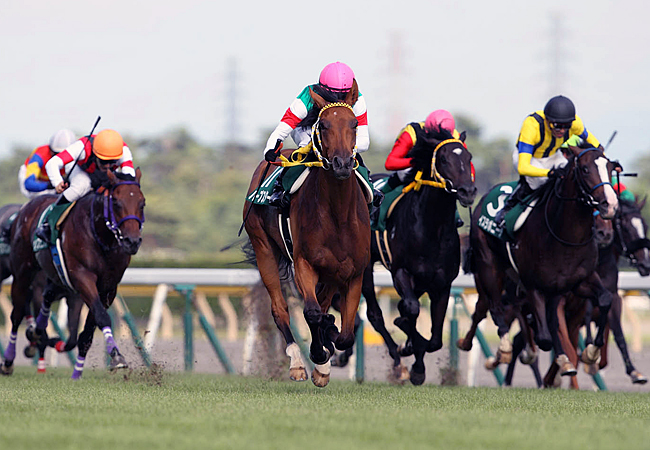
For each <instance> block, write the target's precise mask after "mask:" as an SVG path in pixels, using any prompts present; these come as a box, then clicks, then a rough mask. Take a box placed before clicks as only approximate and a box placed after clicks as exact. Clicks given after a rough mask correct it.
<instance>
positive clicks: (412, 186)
mask: <svg viewBox="0 0 650 450" xmlns="http://www.w3.org/2000/svg"><path fill="white" fill-rule="evenodd" d="M422 186H431V187H435V188H440V189H445V188H446V187H447V184H446V183H445V180H442V181H434V180H423V179H422V171H421V170H419V171H418V173H416V174H415V180H413V181H411V182H410V183H409V184H407V185H406V186H404V188H403V189H402V192H403V193H406V192H409V191H412V190H415V191H419V190H420V188H421V187H422Z"/></svg>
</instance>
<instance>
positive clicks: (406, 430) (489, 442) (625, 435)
mask: <svg viewBox="0 0 650 450" xmlns="http://www.w3.org/2000/svg"><path fill="white" fill-rule="evenodd" d="M48 371H49V372H48V374H46V375H43V376H37V375H36V374H35V373H34V369H33V368H31V367H24V368H23V367H21V368H17V370H16V373H15V374H14V375H13V376H12V377H2V378H0V437H1V439H0V442H2V445H3V448H5V446H6V448H11V449H12V450H17V449H35V448H39V447H42V448H47V449H48V450H55V449H63V448H65V449H68V448H80V449H81V448H83V449H93V450H99V449H104V448H106V449H115V448H127V449H140V448H147V449H152V448H169V449H184V448H188V449H201V448H232V449H249V448H270V449H283V450H285V449H308V448H334V449H337V450H338V449H341V450H343V449H345V450H347V449H354V450H357V449H373V450H376V449H383V448H390V449H402V448H403V449H407V448H408V449H417V448H427V449H430V448H440V449H453V448H471V449H481V448H495V449H497V448H498V449H504V448H517V449H529V448H552V449H563V448H566V449H573V450H575V449H581V448H590V449H598V448H630V449H632V448H634V449H636V448H648V447H649V446H650V427H649V426H648V424H649V423H650V396H648V395H646V394H629V393H609V392H588V391H580V392H569V391H557V390H556V391H538V390H532V389H507V390H506V389H489V388H461V387H457V388H443V387H439V386H421V387H414V386H401V387H400V386H390V385H387V384H376V383H367V384H364V385H357V384H355V383H352V382H336V381H335V382H332V383H331V384H330V385H329V386H328V387H326V388H324V389H318V388H316V387H314V386H313V385H312V384H311V382H306V383H293V382H288V381H287V382H273V381H264V380H259V379H250V378H243V377H217V376H214V375H183V374H167V373H165V374H161V373H149V372H147V373H143V372H133V373H131V374H130V375H129V376H128V377H125V376H124V372H122V373H118V374H109V373H106V372H104V371H97V372H93V371H87V373H85V374H84V379H83V380H82V381H80V382H72V381H71V380H70V379H69V376H70V373H71V371H70V370H69V369H68V370H65V369H59V370H54V369H48Z"/></svg>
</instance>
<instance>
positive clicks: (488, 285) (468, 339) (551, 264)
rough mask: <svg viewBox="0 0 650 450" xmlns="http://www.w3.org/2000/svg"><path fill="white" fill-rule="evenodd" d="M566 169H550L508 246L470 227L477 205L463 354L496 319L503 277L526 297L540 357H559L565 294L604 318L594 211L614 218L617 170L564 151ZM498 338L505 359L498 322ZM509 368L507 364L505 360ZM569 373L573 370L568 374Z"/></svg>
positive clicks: (601, 326)
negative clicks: (473, 295) (587, 302)
mask: <svg viewBox="0 0 650 450" xmlns="http://www.w3.org/2000/svg"><path fill="white" fill-rule="evenodd" d="M563 151H564V152H565V156H566V157H567V159H568V163H567V165H566V166H565V167H563V168H561V169H556V170H557V173H558V176H557V177H554V178H552V179H550V180H549V181H548V182H547V183H546V184H545V185H544V186H542V187H541V188H540V189H541V190H540V191H539V195H540V197H539V198H538V202H537V204H536V205H535V207H534V208H533V209H532V211H531V212H530V215H529V217H528V219H527V220H526V222H525V223H524V224H523V226H522V227H521V229H520V230H519V231H518V233H517V235H516V237H515V241H514V243H509V244H506V243H505V242H503V241H502V240H501V239H498V238H496V237H494V236H491V235H489V234H487V233H485V232H484V231H483V230H482V229H480V228H479V227H478V226H477V225H476V223H477V220H478V218H479V216H480V214H481V204H482V203H483V202H484V201H485V197H484V198H483V199H482V200H481V204H479V206H478V207H477V209H476V212H475V213H474V217H473V218H472V223H471V225H472V226H471V231H470V249H469V251H468V255H467V256H468V267H469V268H470V269H471V271H472V272H473V273H474V278H475V281H476V287H477V290H478V293H479V299H478V301H477V307H476V310H475V312H474V314H473V315H472V327H471V329H470V330H469V331H468V333H467V335H466V336H465V338H464V339H460V340H459V342H458V346H459V347H460V348H461V349H462V350H469V349H470V348H471V346H472V338H473V337H474V333H475V331H476V326H477V325H478V323H479V322H480V321H481V320H482V319H483V318H485V315H486V312H487V310H488V309H490V310H491V311H494V312H493V314H492V315H493V317H500V316H501V313H500V310H501V309H502V305H501V297H502V293H503V289H504V283H505V277H506V276H510V277H512V278H513V279H514V280H515V281H516V282H517V283H521V286H522V287H523V289H524V290H525V296H526V300H525V301H526V302H527V303H528V304H529V305H530V308H531V310H532V311H533V313H534V314H533V315H534V325H535V328H536V329H535V342H536V343H537V344H538V345H539V347H540V348H541V349H542V350H544V351H549V350H551V349H554V350H555V352H556V355H557V356H558V357H560V356H561V355H564V358H566V355H565V354H564V351H563V349H562V345H561V344H560V341H559V336H558V333H557V329H558V317H557V306H558V303H559V301H560V299H561V297H562V296H563V295H565V294H566V293H568V292H574V293H575V294H576V295H579V296H582V297H588V298H590V299H592V301H593V302H594V303H595V304H597V305H598V306H600V308H601V310H602V311H605V312H607V311H608V310H609V307H610V305H611V302H612V295H611V293H610V292H609V291H608V290H607V289H606V288H605V287H604V286H603V283H602V281H601V279H600V276H599V275H598V272H597V271H596V266H597V262H598V247H597V244H596V242H595V240H594V233H593V223H594V214H593V211H594V208H595V209H597V210H598V211H599V213H600V214H601V216H602V217H603V218H605V219H612V218H613V217H614V214H615V213H616V210H617V208H618V199H617V197H616V194H615V192H614V189H613V188H612V185H611V172H612V170H614V168H615V167H616V163H614V162H611V161H609V159H607V157H606V156H605V155H604V153H603V152H602V149H596V148H589V149H582V148H578V147H569V148H568V149H564V150H563ZM605 325H606V317H604V318H600V319H599V322H598V334H597V336H596V340H595V343H596V346H597V347H598V348H600V347H602V346H603V344H604V332H605ZM497 326H498V327H499V336H500V337H501V344H500V353H501V354H507V355H508V356H511V348H512V347H511V344H510V342H509V339H508V337H507V332H508V328H509V327H508V325H507V324H505V323H497ZM504 359H505V361H504V362H509V360H510V358H504ZM573 372H575V369H574V370H573Z"/></svg>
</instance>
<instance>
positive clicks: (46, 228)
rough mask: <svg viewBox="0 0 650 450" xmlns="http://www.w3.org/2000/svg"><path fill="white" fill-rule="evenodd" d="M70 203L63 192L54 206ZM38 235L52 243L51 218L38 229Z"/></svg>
mask: <svg viewBox="0 0 650 450" xmlns="http://www.w3.org/2000/svg"><path fill="white" fill-rule="evenodd" d="M68 203H70V201H69V200H68V199H67V198H65V196H64V195H63V194H61V195H60V196H59V198H58V199H57V200H56V202H55V203H54V206H59V205H65V204H68ZM36 237H38V238H39V239H41V240H42V241H44V242H47V243H48V244H49V243H50V240H51V239H52V228H51V227H50V221H49V220H47V219H46V220H45V222H43V224H42V225H41V226H39V227H38V228H37V229H36Z"/></svg>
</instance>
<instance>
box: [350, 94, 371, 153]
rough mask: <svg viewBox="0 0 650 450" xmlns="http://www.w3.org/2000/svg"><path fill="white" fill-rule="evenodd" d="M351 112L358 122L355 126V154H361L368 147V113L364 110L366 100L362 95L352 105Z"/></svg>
mask: <svg viewBox="0 0 650 450" xmlns="http://www.w3.org/2000/svg"><path fill="white" fill-rule="evenodd" d="M352 112H354V115H355V116H356V117H357V121H358V122H359V123H358V125H357V152H359V153H363V152H365V151H366V150H368V147H370V134H369V133H368V111H367V108H366V100H365V99H364V98H363V96H362V95H359V99H358V100H357V102H356V103H355V104H354V107H353V108H352Z"/></svg>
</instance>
